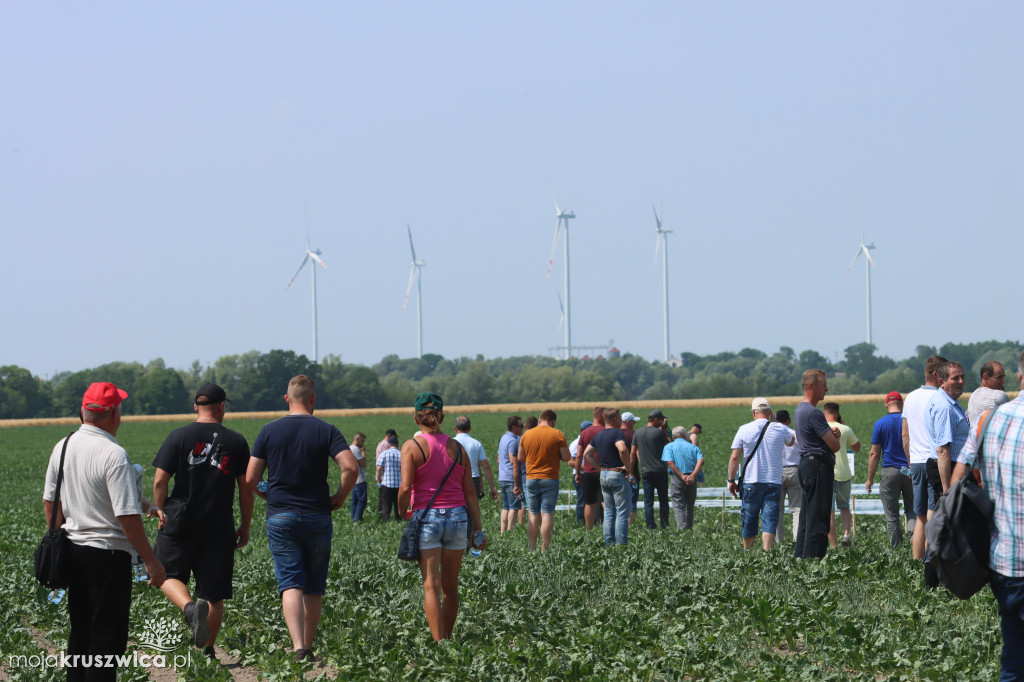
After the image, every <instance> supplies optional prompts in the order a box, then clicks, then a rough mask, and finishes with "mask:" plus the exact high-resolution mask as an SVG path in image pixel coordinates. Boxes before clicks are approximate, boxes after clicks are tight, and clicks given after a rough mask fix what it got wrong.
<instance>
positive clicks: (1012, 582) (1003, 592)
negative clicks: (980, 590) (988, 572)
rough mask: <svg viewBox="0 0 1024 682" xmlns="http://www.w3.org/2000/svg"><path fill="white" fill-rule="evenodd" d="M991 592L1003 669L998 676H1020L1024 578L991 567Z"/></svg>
mask: <svg viewBox="0 0 1024 682" xmlns="http://www.w3.org/2000/svg"><path fill="white" fill-rule="evenodd" d="M992 594H993V595H995V598H996V603H997V604H999V620H1000V627H1001V629H1002V631H1003V661H1002V662H1003V672H1002V674H1001V675H1000V676H999V679H1000V680H1021V679H1024V578H1010V577H1007V576H1005V575H1000V574H999V573H996V572H995V571H993V572H992Z"/></svg>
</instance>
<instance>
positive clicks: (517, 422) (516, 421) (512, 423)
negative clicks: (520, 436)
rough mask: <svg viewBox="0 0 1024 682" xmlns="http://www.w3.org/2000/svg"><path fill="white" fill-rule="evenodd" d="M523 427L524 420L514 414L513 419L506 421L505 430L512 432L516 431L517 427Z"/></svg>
mask: <svg viewBox="0 0 1024 682" xmlns="http://www.w3.org/2000/svg"><path fill="white" fill-rule="evenodd" d="M522 425H523V418H522V417H520V416H519V415H518V414H514V415H512V416H511V417H509V418H508V419H506V420H505V428H506V429H507V430H509V431H511V430H512V429H514V428H515V427H517V426H522Z"/></svg>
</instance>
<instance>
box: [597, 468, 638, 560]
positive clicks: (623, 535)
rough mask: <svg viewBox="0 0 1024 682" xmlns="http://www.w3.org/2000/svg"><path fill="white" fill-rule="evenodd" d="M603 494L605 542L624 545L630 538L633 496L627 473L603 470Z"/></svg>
mask: <svg viewBox="0 0 1024 682" xmlns="http://www.w3.org/2000/svg"><path fill="white" fill-rule="evenodd" d="M601 494H602V496H603V497H604V544H606V545H611V544H613V543H614V544H616V545H624V544H626V542H627V540H628V539H629V512H630V502H631V500H632V496H633V489H632V487H631V486H630V485H629V481H627V480H626V474H624V473H622V472H619V471H602V472H601Z"/></svg>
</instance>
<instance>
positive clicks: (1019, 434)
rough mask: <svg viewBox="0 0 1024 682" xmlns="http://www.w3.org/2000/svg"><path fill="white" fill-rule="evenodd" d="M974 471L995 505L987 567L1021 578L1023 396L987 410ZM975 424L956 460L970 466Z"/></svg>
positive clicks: (1023, 562)
mask: <svg viewBox="0 0 1024 682" xmlns="http://www.w3.org/2000/svg"><path fill="white" fill-rule="evenodd" d="M987 419H991V420H992V423H991V425H990V426H989V427H988V431H987V432H986V433H985V443H984V448H983V450H982V452H981V457H980V458H979V461H978V467H977V468H978V470H979V471H980V472H981V478H982V481H983V482H984V485H985V490H986V491H987V492H988V495H989V497H991V498H992V503H993V505H994V506H995V514H994V518H993V525H992V549H991V552H990V554H989V556H990V558H989V566H990V567H991V568H992V570H993V571H995V572H996V573H999V574H1000V575H1004V576H1008V577H1012V578H1022V577H1024V397H1018V398H1017V399H1016V400H1013V401H1011V402H1008V403H1006V404H1005V405H1002V406H1001V407H999V408H998V410H995V411H994V413H989V416H988V417H987ZM977 438H978V429H977V427H973V428H971V435H970V436H969V437H968V439H967V444H966V445H965V446H964V449H963V451H962V452H961V453H960V463H961V464H964V465H965V466H966V465H973V464H974V463H975V462H974V460H975V458H976V450H977Z"/></svg>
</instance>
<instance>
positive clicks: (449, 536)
mask: <svg viewBox="0 0 1024 682" xmlns="http://www.w3.org/2000/svg"><path fill="white" fill-rule="evenodd" d="M412 518H413V519H422V523H420V549H437V548H438V547H441V548H443V549H457V550H463V549H466V543H467V541H468V538H469V515H468V514H467V513H466V508H465V507H451V508H450V509H430V510H429V511H428V512H427V513H426V514H424V513H423V510H422V509H418V510H416V511H414V512H413V513H412Z"/></svg>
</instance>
